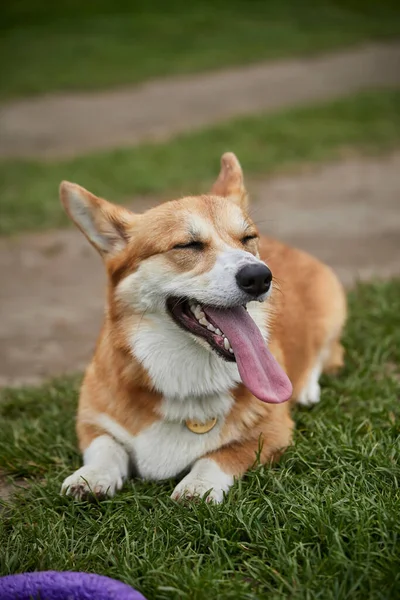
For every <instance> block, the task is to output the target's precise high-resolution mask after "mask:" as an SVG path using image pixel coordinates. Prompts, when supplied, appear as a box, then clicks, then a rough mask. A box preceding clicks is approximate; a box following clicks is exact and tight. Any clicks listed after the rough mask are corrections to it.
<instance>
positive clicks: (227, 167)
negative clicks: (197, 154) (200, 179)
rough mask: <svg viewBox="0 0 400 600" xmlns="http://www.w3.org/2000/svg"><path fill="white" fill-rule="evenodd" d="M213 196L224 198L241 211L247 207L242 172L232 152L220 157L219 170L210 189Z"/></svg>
mask: <svg viewBox="0 0 400 600" xmlns="http://www.w3.org/2000/svg"><path fill="white" fill-rule="evenodd" d="M211 193H212V194H214V195H215V196H224V197H226V198H229V200H232V202H235V203H236V204H239V206H240V207H241V208H243V210H246V209H247V207H248V196H247V192H246V188H245V187H244V179H243V171H242V167H241V166H240V163H239V161H238V159H237V158H236V156H235V154H233V152H225V154H223V155H222V157H221V170H220V173H219V175H218V179H217V181H216V182H215V183H214V185H213V186H212V188H211Z"/></svg>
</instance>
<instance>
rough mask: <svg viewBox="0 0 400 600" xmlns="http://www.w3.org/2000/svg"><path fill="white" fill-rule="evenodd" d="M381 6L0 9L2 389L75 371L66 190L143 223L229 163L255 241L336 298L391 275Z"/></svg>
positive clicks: (391, 33)
mask: <svg viewBox="0 0 400 600" xmlns="http://www.w3.org/2000/svg"><path fill="white" fill-rule="evenodd" d="M398 6H399V5H398V2H395V1H393V2H392V1H390V0H381V1H378V0H377V1H373V0H363V1H362V0H320V1H317V0H315V1H311V0H309V1H304V2H299V1H298V0H279V1H278V0H269V1H266V0H264V1H255V0H247V1H246V2H244V1H235V0H231V1H229V2H227V1H223V0H213V1H208V0H192V1H191V2H183V1H175V2H174V1H171V2H161V1H153V2H151V3H150V2H144V1H136V2H132V1H123V0H116V1H113V2H111V1H106V0H99V1H97V2H78V1H77V0H70V1H68V2H67V1H66V0H61V1H58V2H50V0H36V1H35V2H33V1H32V0H14V1H13V2H11V1H6V2H3V3H2V6H1V8H0V35H1V37H0V61H1V64H0V67H1V69H0V72H1V83H0V86H1V87H0V236H1V237H0V281H1V282H2V283H1V286H0V312H1V319H0V385H21V384H26V383H36V382H39V381H41V380H42V379H43V378H46V377H49V376H53V375H59V374H62V373H69V372H74V371H79V370H81V369H82V368H83V367H84V365H85V363H86V361H87V359H88V357H89V356H90V353H91V351H92V348H93V345H94V342H95V339H96V335H97V332H98V329H99V325H100V321H101V316H102V311H103V305H104V275H103V272H102V267H101V262H100V259H99V258H98V257H97V256H96V255H95V252H94V250H93V249H92V248H91V247H89V245H88V244H87V243H86V242H85V240H84V239H83V237H82V236H81V235H80V234H79V233H78V232H76V231H75V230H74V229H72V227H70V226H69V223H68V222H67V219H66V217H65V215H64V213H63V211H62V209H61V206H60V203H59V200H58V185H59V183H60V181H61V180H62V179H68V180H71V181H74V182H77V183H79V184H81V185H83V186H85V187H87V188H88V189H90V190H91V191H92V192H94V193H96V194H98V195H100V196H103V197H106V198H107V199H109V200H112V201H116V202H121V203H125V204H127V205H129V206H130V207H131V208H132V209H133V210H136V211H142V210H145V209H146V208H148V207H150V206H152V205H154V204H155V203H157V202H159V201H161V200H165V199H171V198H174V197H178V196H180V195H186V194H189V193H196V192H206V191H207V190H208V189H209V186H210V184H211V182H212V180H213V179H214V178H215V177H216V176H217V174H218V171H219V159H220V156H221V154H222V153H223V152H225V151H228V150H230V151H233V152H235V153H236V154H237V156H238V158H239V160H240V161H241V163H242V166H243V169H244V173H245V177H246V182H247V186H248V188H249V190H250V192H251V197H252V215H253V217H254V219H255V220H256V222H257V223H258V224H259V227H260V229H261V230H262V231H263V233H266V234H269V235H272V236H278V237H280V238H282V239H284V240H286V241H287V242H289V243H292V244H297V245H299V246H300V247H302V248H304V249H306V250H309V251H311V252H313V253H314V254H316V255H317V256H319V257H320V258H322V259H324V260H326V261H327V262H328V263H329V264H331V265H332V266H333V268H335V269H336V270H337V272H338V273H339V275H340V277H341V278H342V280H343V282H344V283H345V284H346V285H348V286H350V285H353V284H354V282H355V281H357V280H358V279H370V278H375V277H384V278H389V277H393V276H395V275H398V274H399V273H400V178H399V175H398V173H399V170H400V152H399V146H400V13H399V8H398Z"/></svg>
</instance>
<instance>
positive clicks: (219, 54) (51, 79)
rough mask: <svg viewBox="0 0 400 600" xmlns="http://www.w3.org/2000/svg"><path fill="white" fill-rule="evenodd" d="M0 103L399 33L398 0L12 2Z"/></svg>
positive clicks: (1, 52) (3, 24)
mask: <svg viewBox="0 0 400 600" xmlns="http://www.w3.org/2000/svg"><path fill="white" fill-rule="evenodd" d="M0 32H1V36H0V57H1V58H0V61H1V63H0V67H1V71H2V75H3V77H2V82H1V86H0V97H2V98H3V99H4V98H10V97H15V96H23V95H27V94H40V93H44V92H52V91H57V90H73V89H75V90H87V89H96V88H105V87H110V86H116V85H122V84H132V83H138V82H140V81H144V80H147V79H149V78H152V77H160V76H161V77H162V76H166V75H173V74H181V73H192V72H195V71H202V70H208V69H217V68H221V67H227V66H231V65H238V64H245V63H250V62H254V61H260V60H264V59H270V58H276V57H281V56H288V55H293V54H299V53H312V52H317V51H324V50H331V49H334V48H337V47H341V46H348V45H351V44H355V43H359V42H364V41H368V40H372V39H387V38H389V37H393V36H398V35H400V19H399V9H398V3H397V2H396V1H395V0H380V2H377V1H376V0H363V1H362V0H319V1H318V2H316V1H315V0H308V1H307V2H298V1H297V0H268V1H261V0H249V1H246V2H245V1H244V0H231V1H230V2H226V1H224V0H212V1H211V0H192V2H190V3H188V2H184V1H183V0H173V1H172V2H164V1H161V0H156V1H153V2H148V3H146V2H144V1H143V0H140V1H136V2H131V1H129V0H115V1H114V2H110V1H109V0H99V1H97V2H86V3H85V2H80V1H78V0H68V1H67V0H60V1H59V2H51V1H50V0H36V1H35V2H31V0H18V1H17V0H15V1H14V2H5V3H4V6H2V8H1V18H0Z"/></svg>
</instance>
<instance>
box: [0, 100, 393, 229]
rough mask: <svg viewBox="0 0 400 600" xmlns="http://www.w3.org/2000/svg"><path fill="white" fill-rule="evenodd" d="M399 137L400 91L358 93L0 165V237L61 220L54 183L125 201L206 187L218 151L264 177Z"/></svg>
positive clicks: (382, 147) (379, 147) (378, 147)
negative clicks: (86, 151)
mask: <svg viewBox="0 0 400 600" xmlns="http://www.w3.org/2000/svg"><path fill="white" fill-rule="evenodd" d="M399 141H400V91H399V90H387V91H376V92H370V93H362V94H359V95H356V96H352V97H349V98H345V99H341V100H338V101H335V102H330V103H327V104H324V105H318V106H311V107H307V108H301V109H296V110H290V111H287V112H282V113H278V114H273V115H271V114H267V115H255V116H251V117H246V118H240V119H236V120H234V121H230V122H228V123H226V124H223V125H218V126H214V127H212V128H208V129H204V130H202V131H200V132H197V133H190V134H185V135H181V136H179V137H177V138H175V139H174V140H172V141H170V142H167V143H164V144H145V145H141V146H138V147H135V148H124V149H120V150H114V151H107V152H102V153H98V154H93V155H87V156H82V157H78V158H75V159H72V160H67V161H66V160H64V161H60V162H50V163H49V162H46V163H44V162H43V163H40V162H33V161H10V160H5V161H1V162H0V213H1V220H0V234H3V235H4V234H10V233H16V232H18V231H22V230H28V229H45V228H49V227H59V226H64V225H66V224H67V219H66V217H65V214H64V212H63V211H62V209H61V206H60V203H59V201H58V186H59V183H60V181H61V180H62V179H69V180H71V181H75V182H77V183H80V184H81V185H83V186H86V187H88V188H89V189H90V190H91V191H93V192H95V193H98V194H99V195H103V196H105V197H108V198H109V199H110V200H114V201H120V202H124V201H127V200H128V199H131V198H132V196H134V195H135V194H141V195H143V194H153V195H161V194H162V196H163V197H165V198H172V197H173V196H174V195H181V194H187V193H188V192H189V191H191V192H192V193H194V192H196V191H197V192H198V191H202V192H204V191H206V190H207V186H208V185H209V183H210V182H211V181H212V180H213V179H215V177H216V175H217V173H218V169H219V159H220V156H221V154H222V153H223V152H225V151H226V150H232V151H234V152H236V153H237V155H238V157H239V158H240V160H241V162H242V165H243V168H244V172H245V175H246V176H247V177H249V176H252V175H265V174H268V173H273V172H276V171H279V170H283V169H288V168H291V167H293V166H294V165H298V164H301V163H304V162H316V161H322V160H328V159H332V158H337V157H340V155H341V154H342V153H343V151H348V150H352V151H353V150H356V151H358V152H368V151H369V152H378V151H390V150H391V149H393V148H395V147H396V146H398V144H399Z"/></svg>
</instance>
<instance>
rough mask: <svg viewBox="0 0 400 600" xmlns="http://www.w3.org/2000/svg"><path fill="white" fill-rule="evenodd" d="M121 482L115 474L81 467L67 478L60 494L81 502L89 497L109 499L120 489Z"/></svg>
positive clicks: (95, 468)
mask: <svg viewBox="0 0 400 600" xmlns="http://www.w3.org/2000/svg"><path fill="white" fill-rule="evenodd" d="M122 485H123V481H122V479H121V477H119V476H117V475H116V474H114V473H112V472H110V471H106V470H104V469H100V468H98V467H89V466H85V467H81V468H80V469H78V470H77V471H75V473H73V474H72V475H70V476H69V477H67V479H66V480H65V481H64V483H63V484H62V486H61V493H62V494H66V495H67V496H73V497H74V498H76V499H77V500H82V499H84V498H87V497H89V496H93V495H94V496H97V497H98V498H106V497H109V498H111V497H112V496H114V494H115V492H116V491H117V490H120V489H121V488H122Z"/></svg>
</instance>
